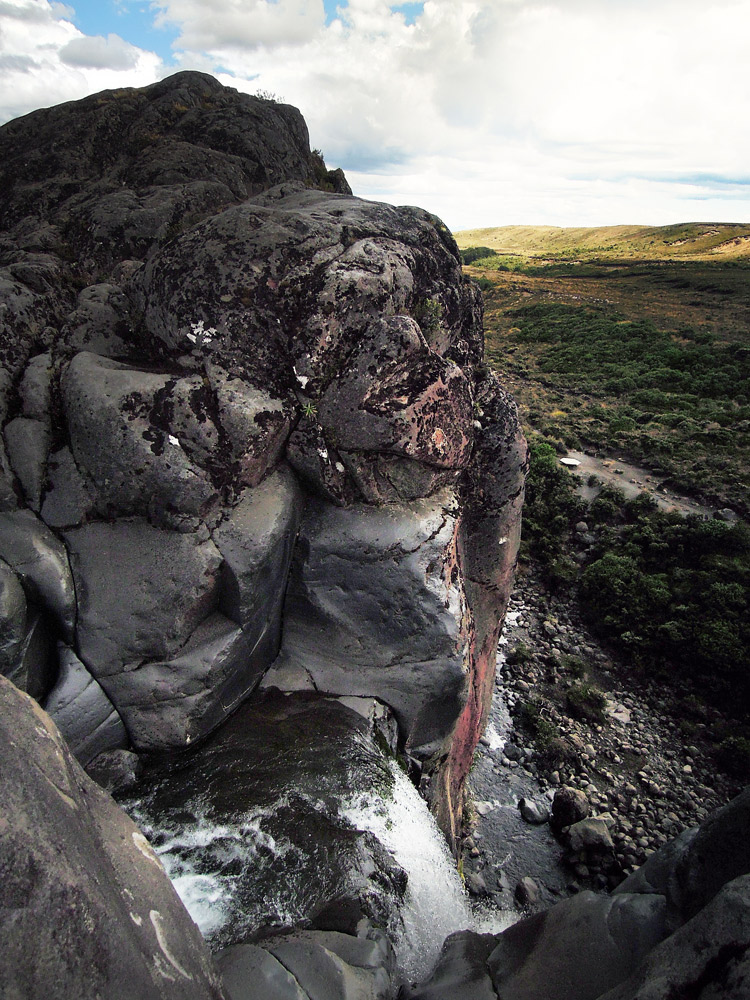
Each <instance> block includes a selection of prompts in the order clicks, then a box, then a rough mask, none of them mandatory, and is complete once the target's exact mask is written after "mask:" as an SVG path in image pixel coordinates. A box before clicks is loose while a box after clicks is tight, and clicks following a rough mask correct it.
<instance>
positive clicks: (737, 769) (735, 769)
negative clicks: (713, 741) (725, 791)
mask: <svg viewBox="0 0 750 1000" xmlns="http://www.w3.org/2000/svg"><path fill="white" fill-rule="evenodd" d="M716 757H717V760H718V762H719V766H720V767H721V768H722V769H723V770H724V771H726V773H727V774H729V775H731V776H732V777H733V778H738V779H739V780H740V781H742V782H748V781H750V739H747V738H746V737H744V736H728V737H727V738H726V739H725V740H722V742H721V743H720V744H719V747H718V750H717V753H716Z"/></svg>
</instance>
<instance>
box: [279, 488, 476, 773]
mask: <svg viewBox="0 0 750 1000" xmlns="http://www.w3.org/2000/svg"><path fill="white" fill-rule="evenodd" d="M456 515H457V503H456V497H455V495H454V494H453V493H450V492H444V493H441V494H438V495H437V496H436V497H433V498H431V499H430V500H429V501H427V500H419V501H414V502H412V503H411V504H406V503H400V504H390V505H388V506H386V507H370V506H366V505H364V504H352V505H350V506H348V507H345V508H340V507H335V506H333V505H331V504H327V503H325V502H322V501H311V502H310V504H308V508H307V510H306V512H305V516H304V519H303V522H302V526H301V529H300V539H299V542H298V544H297V549H296V553H295V558H294V562H293V568H292V574H291V578H290V581H289V589H288V591H287V597H286V604H285V608H284V636H283V645H282V652H281V656H280V658H279V660H278V661H277V663H276V664H275V666H274V670H273V672H272V673H271V674H270V675H269V677H268V680H267V682H268V683H272V684H276V685H277V686H280V687H282V688H283V687H287V686H290V685H291V684H293V683H294V682H293V681H291V680H290V681H287V677H291V678H294V677H297V676H299V675H300V674H301V675H302V676H303V677H304V676H305V675H306V676H307V677H308V678H309V681H310V684H311V686H312V687H313V688H314V689H316V690H318V691H325V692H328V693H333V694H344V695H360V696H370V697H374V698H378V699H379V700H380V701H383V702H385V703H386V704H388V705H390V706H391V708H392V709H393V710H394V712H395V714H396V718H397V720H398V722H399V726H400V728H401V732H402V734H403V736H404V737H405V738H406V746H407V748H408V749H409V751H410V752H411V753H412V754H414V755H415V756H422V757H426V756H429V754H430V753H433V752H434V751H435V750H436V749H437V748H439V747H440V745H441V744H442V742H443V741H444V740H445V738H446V737H447V736H448V735H449V734H450V732H451V729H452V727H453V725H454V723H455V720H456V717H457V715H458V714H459V712H460V710H461V707H462V705H463V703H464V701H465V698H466V680H467V673H468V634H467V631H466V624H465V615H466V609H465V603H464V596H463V592H462V588H461V579H460V576H459V575H458V573H457V572H455V571H454V567H455V566H456V554H455V547H456V539H455V535H456V528H457V517H456ZM295 686H296V685H295Z"/></svg>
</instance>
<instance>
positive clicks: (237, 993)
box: [216, 944, 310, 1000]
mask: <svg viewBox="0 0 750 1000" xmlns="http://www.w3.org/2000/svg"><path fill="white" fill-rule="evenodd" d="M216 964H217V966H218V969H219V972H220V973H221V976H222V980H223V983H224V989H225V990H226V992H227V994H228V996H229V998H230V1000H256V998H257V997H262V998H263V1000H310V998H309V996H308V994H307V993H305V992H304V990H303V989H302V987H301V986H300V984H299V983H298V982H297V980H296V979H295V978H294V976H293V975H292V974H291V972H289V970H288V969H286V968H285V967H284V966H283V965H282V964H281V962H280V961H279V960H278V959H277V958H274V956H273V955H272V954H271V953H270V952H268V951H266V950H265V949H264V948H261V947H260V946H259V945H255V944H235V945H231V946H230V947H229V948H224V949H223V950H222V951H220V952H219V953H218V954H217V955H216Z"/></svg>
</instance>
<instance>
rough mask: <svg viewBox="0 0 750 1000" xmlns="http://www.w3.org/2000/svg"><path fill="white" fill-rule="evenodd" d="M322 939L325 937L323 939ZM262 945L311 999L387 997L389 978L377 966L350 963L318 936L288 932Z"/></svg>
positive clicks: (375, 999) (383, 999) (373, 999)
mask: <svg viewBox="0 0 750 1000" xmlns="http://www.w3.org/2000/svg"><path fill="white" fill-rule="evenodd" d="M323 940H325V939H323ZM265 947H266V948H267V949H268V950H269V951H270V952H271V954H272V955H273V956H274V957H275V958H277V959H278V960H279V961H280V962H281V963H282V965H283V966H284V968H285V969H288V970H289V972H291V974H292V975H293V976H294V978H295V979H296V980H297V982H298V983H299V984H300V986H301V987H302V989H303V990H304V992H305V993H306V994H307V996H308V997H309V998H310V1000H388V996H389V995H390V994H391V989H390V981H389V978H388V977H387V976H384V975H383V974H382V973H381V974H380V975H378V970H377V969H375V970H370V969H365V968H359V967H357V966H354V965H350V964H349V963H347V962H346V961H344V960H343V959H342V958H340V957H339V955H337V954H336V953H335V952H334V951H329V950H328V948H326V947H325V946H324V945H323V944H322V943H320V940H315V939H314V938H311V937H306V936H300V937H295V936H294V935H290V936H288V937H286V938H282V939H280V940H273V941H269V942H267V943H266V945H265Z"/></svg>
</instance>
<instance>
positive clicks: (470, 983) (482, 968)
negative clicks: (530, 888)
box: [402, 931, 497, 1000]
mask: <svg viewBox="0 0 750 1000" xmlns="http://www.w3.org/2000/svg"><path fill="white" fill-rule="evenodd" d="M495 945H496V938H495V935H494V934H477V933H476V932H475V931H458V932H457V933H456V934H451V935H450V937H448V938H446V940H445V943H444V945H443V949H442V951H441V953H440V958H439V959H438V963H437V965H436V966H435V968H434V970H433V972H432V973H431V975H430V977H429V979H427V980H425V982H423V983H420V984H419V985H418V986H413V987H411V988H409V987H405V988H404V989H403V991H402V993H403V1000H459V998H460V1000H496V997H497V994H496V993H495V990H494V989H493V987H492V980H491V979H490V974H489V970H488V968H487V958H488V957H489V955H490V953H491V952H492V951H493V949H494V948H495Z"/></svg>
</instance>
